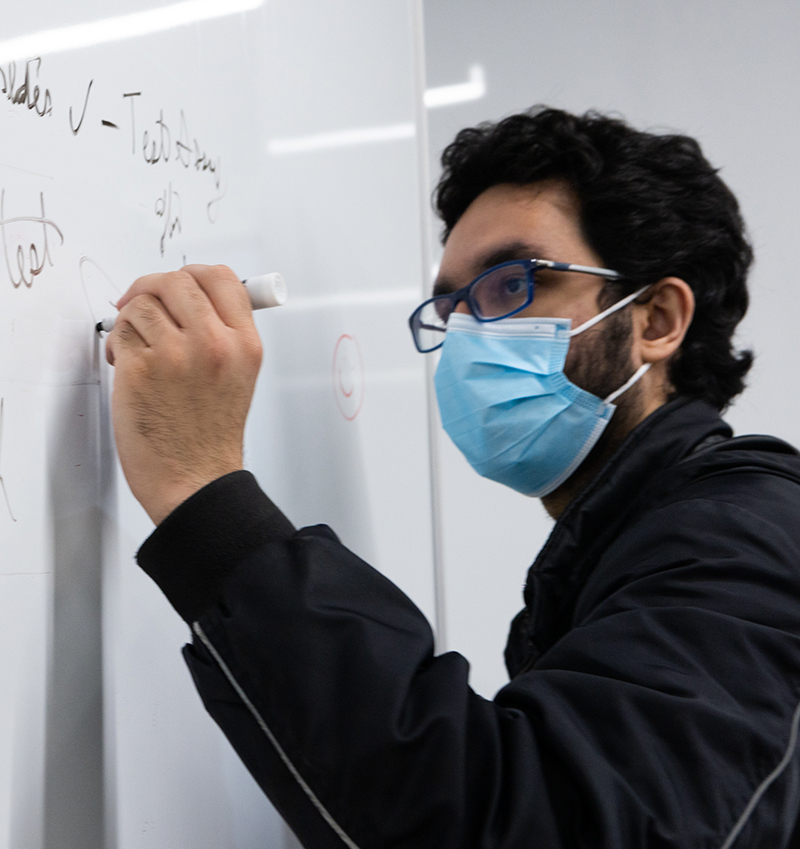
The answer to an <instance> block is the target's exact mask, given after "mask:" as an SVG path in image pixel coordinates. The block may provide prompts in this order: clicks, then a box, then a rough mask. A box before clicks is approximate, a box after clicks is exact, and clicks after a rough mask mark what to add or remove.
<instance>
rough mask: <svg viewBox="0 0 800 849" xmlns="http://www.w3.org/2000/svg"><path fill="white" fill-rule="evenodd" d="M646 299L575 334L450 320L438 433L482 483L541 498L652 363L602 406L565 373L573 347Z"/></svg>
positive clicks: (552, 323)
mask: <svg viewBox="0 0 800 849" xmlns="http://www.w3.org/2000/svg"><path fill="white" fill-rule="evenodd" d="M645 288H647V287H645ZM643 291H644V289H640V290H639V291H638V292H634V293H633V294H632V295H629V296H628V297H626V298H623V299H622V300H621V301H618V302H617V303H616V304H614V305H613V306H611V307H609V309H607V310H604V311H603V312H601V313H600V314H599V315H596V316H595V317H594V318H592V319H590V320H589V321H587V322H585V323H584V324H582V325H581V326H580V327H577V328H576V329H575V330H572V329H571V327H572V322H571V321H570V319H565V318H503V319H499V320H498V321H492V322H481V321H478V320H477V319H475V318H474V317H473V316H471V315H462V314H461V313H453V314H452V315H451V316H450V318H449V320H448V323H447V333H446V334H445V340H444V345H443V346H442V355H441V359H440V360H439V366H438V368H437V369H436V375H435V378H434V382H435V385H436V397H437V399H438V401H439V411H440V413H441V417H442V424H443V426H444V429H445V430H446V431H447V433H448V435H449V436H450V438H451V439H452V440H453V442H454V443H455V444H456V446H457V447H458V448H459V449H460V450H461V452H462V453H463V454H464V456H465V457H466V458H467V460H468V461H469V463H470V465H471V466H472V467H473V468H474V469H475V471H476V472H478V474H479V475H483V476H484V477H487V478H489V479H491V480H493V481H497V482H498V483H502V484H505V485H506V486H510V487H511V488H512V489H515V490H517V491H518V492H521V493H523V495H531V496H537V497H540V496H543V495H547V494H548V493H549V492H552V491H553V490H554V489H556V488H557V487H559V486H560V485H561V484H562V483H563V482H564V481H565V480H566V479H567V478H568V477H569V476H570V475H571V474H572V473H573V472H574V471H575V470H576V469H577V468H578V466H580V464H581V463H582V462H583V461H584V460H585V459H586V456H587V455H588V453H589V452H590V451H591V450H592V448H593V447H594V445H595V444H596V443H597V440H598V439H599V438H600V435H601V434H602V433H603V431H604V430H605V428H606V425H607V424H608V422H609V421H610V419H611V416H612V415H613V414H614V410H615V409H616V407H615V405H614V404H613V401H614V400H615V399H616V398H618V397H619V396H620V395H621V394H622V393H623V392H625V391H626V390H627V389H629V388H630V387H631V386H633V384H634V383H636V381H637V380H639V378H640V377H641V376H642V375H643V374H644V373H645V372H646V371H647V369H648V368H649V364H646V365H643V366H642V367H641V368H640V369H638V370H637V371H636V372H635V373H634V374H633V376H632V377H631V378H630V380H628V381H627V382H626V383H625V384H624V385H623V386H621V387H620V388H619V389H618V390H617V391H616V392H613V393H612V394H611V395H609V396H608V397H607V398H605V399H601V398H598V397H597V396H595V395H593V394H592V393H591V392H587V391H586V390H584V389H580V388H579V387H578V386H576V385H575V384H574V383H571V382H570V381H569V379H568V378H567V377H566V375H565V374H564V362H565V360H566V358H567V350H568V348H569V342H570V339H571V338H572V337H573V336H576V335H577V334H578V333H582V332H583V331H584V330H587V329H588V328H589V327H591V326H592V325H594V324H596V323H597V322H598V321H601V320H602V319H604V318H605V317H606V316H608V315H610V314H611V313H612V312H616V311H617V310H619V309H622V308H623V307H624V306H626V305H627V304H628V303H630V302H631V301H632V300H634V299H635V298H637V297H638V296H639V295H640V294H641V293H642V292H643Z"/></svg>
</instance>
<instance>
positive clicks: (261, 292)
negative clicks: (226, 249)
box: [95, 271, 288, 333]
mask: <svg viewBox="0 0 800 849" xmlns="http://www.w3.org/2000/svg"><path fill="white" fill-rule="evenodd" d="M242 283H244V287H245V289H247V294H248V295H249V296H250V305H251V306H252V307H253V309H254V310H263V309H266V308H267V307H279V306H281V304H285V303H286V298H287V297H288V295H287V292H286V281H285V280H284V279H283V277H281V275H280V274H279V273H278V272H277V271H273V272H271V273H270V274H260V275H259V276H258V277H248V278H247V280H242ZM113 327H114V319H113V318H104V319H103V320H102V321H98V322H97V324H96V325H95V329H96V330H97V332H98V333H99V332H100V331H104V332H105V333H110V332H111V330H112V328H113Z"/></svg>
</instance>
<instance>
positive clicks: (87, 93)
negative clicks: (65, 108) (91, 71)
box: [69, 80, 94, 136]
mask: <svg viewBox="0 0 800 849" xmlns="http://www.w3.org/2000/svg"><path fill="white" fill-rule="evenodd" d="M93 82H94V80H89V87H88V88H87V89H86V99H85V100H84V101H83V112H81V120H80V121H78V126H77V127H76V126H75V125H74V124H73V123H72V107H71V106H70V107H69V128H70V129H71V130H72V135H73V136H77V135H78V131H79V130H80V128H81V125H82V124H83V119H84V118H85V117H86V107H87V106H88V105H89V92H90V91H91V90H92V83H93Z"/></svg>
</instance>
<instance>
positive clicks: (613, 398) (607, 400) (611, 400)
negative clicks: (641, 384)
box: [603, 363, 653, 404]
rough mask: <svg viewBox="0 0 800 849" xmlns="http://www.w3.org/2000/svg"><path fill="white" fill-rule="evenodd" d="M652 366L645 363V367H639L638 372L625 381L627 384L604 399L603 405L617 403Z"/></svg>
mask: <svg viewBox="0 0 800 849" xmlns="http://www.w3.org/2000/svg"><path fill="white" fill-rule="evenodd" d="M651 365H653V364H652V363H645V364H644V365H642V366H639V368H637V369H636V371H635V372H634V373H633V374H632V375H631V376H630V377H629V378H628V379H627V380H626V381H625V383H623V384H622V386H620V388H619V389H617V390H616V391H615V392H612V393H611V394H610V395H609V396H608V398H604V399H603V403H604V404H613V403H614V401H616V400H617V398H619V396H620V395H622V393H623V392H627V391H628V390H629V389H630V388H631V386H633V384H634V383H636V381H637V380H638V379H639V378H640V377H641V376H642V375H643V374H644V373H645V372H646V371H647V370H648V369H649V368H650V366H651Z"/></svg>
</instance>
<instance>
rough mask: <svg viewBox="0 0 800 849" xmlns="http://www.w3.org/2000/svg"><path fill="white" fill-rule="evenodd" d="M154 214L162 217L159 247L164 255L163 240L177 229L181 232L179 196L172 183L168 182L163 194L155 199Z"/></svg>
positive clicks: (172, 234)
mask: <svg viewBox="0 0 800 849" xmlns="http://www.w3.org/2000/svg"><path fill="white" fill-rule="evenodd" d="M173 201H174V202H175V207H176V209H175V212H174V214H173V209H172V206H173ZM156 215H157V216H158V217H159V218H163V219H164V230H163V231H162V233H161V239H160V241H159V247H160V249H161V256H164V249H165V244H164V243H165V242H166V240H167V239H171V238H172V237H173V236H174V235H175V231H176V230H177V231H178V232H179V233H180V232H181V196H180V195H179V194H178V192H176V191H175V190H174V189H173V188H172V183H170V184H169V186H168V188H167V189H166V191H165V192H164V194H163V195H162V196H161V197H160V198H158V200H157V201H156Z"/></svg>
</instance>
